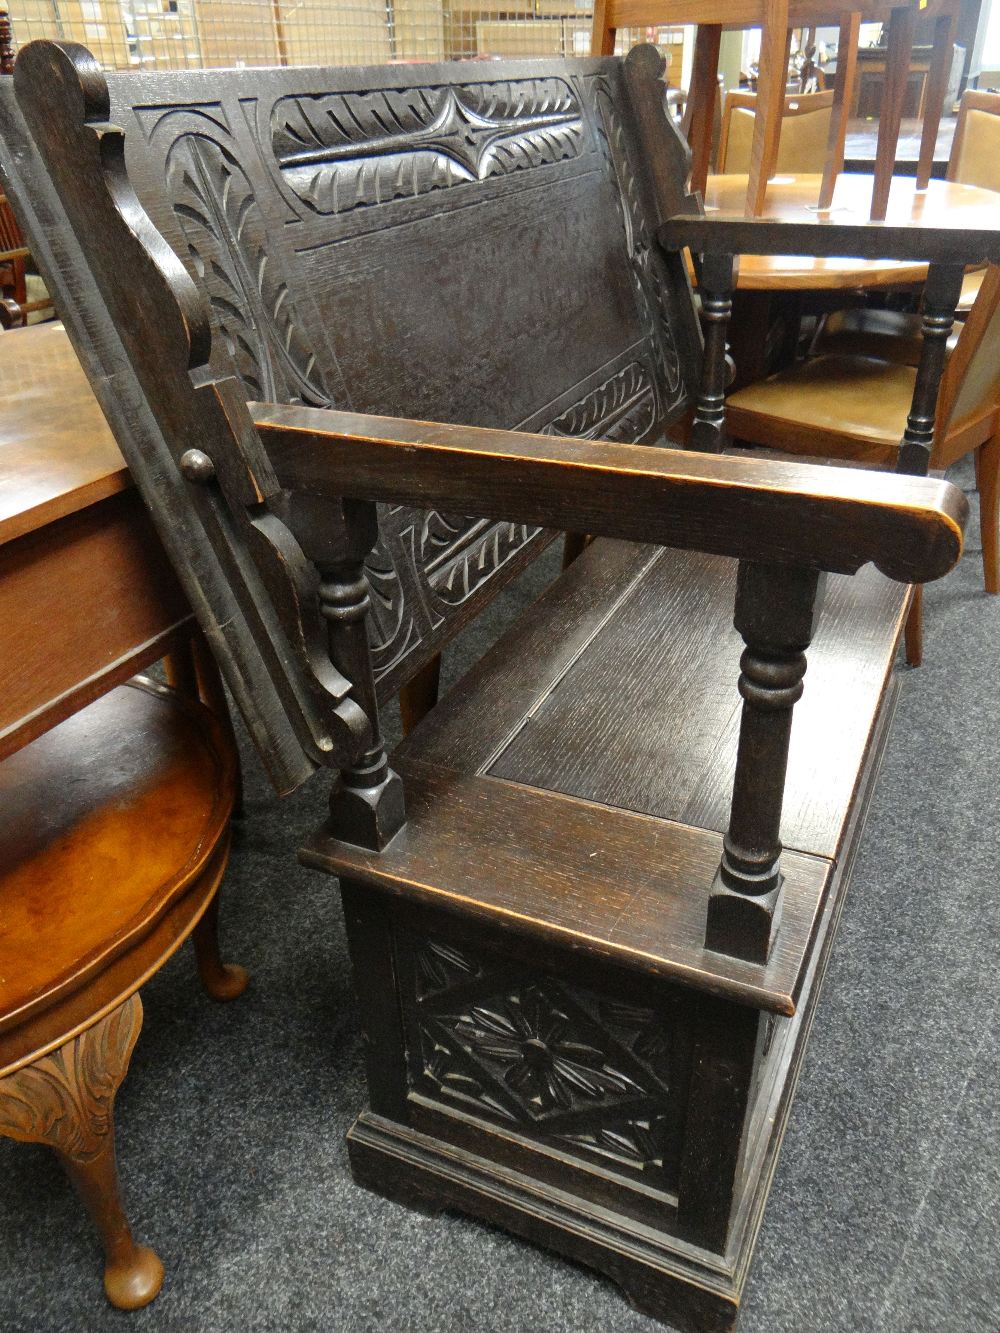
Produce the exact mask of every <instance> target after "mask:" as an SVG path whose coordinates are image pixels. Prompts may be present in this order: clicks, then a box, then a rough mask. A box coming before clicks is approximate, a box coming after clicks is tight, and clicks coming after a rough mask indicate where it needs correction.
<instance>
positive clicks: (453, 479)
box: [250, 403, 968, 583]
mask: <svg viewBox="0 0 1000 1333" xmlns="http://www.w3.org/2000/svg"><path fill="white" fill-rule="evenodd" d="M250 411H251V413H252V415H253V418H254V421H255V422H256V425H257V428H258V430H259V431H260V434H261V438H262V440H263V443H264V447H265V449H266V451H267V454H268V456H269V458H270V461H271V464H272V466H273V467H274V469H275V472H276V474H277V477H278V480H279V482H280V484H281V485H282V486H283V487H284V488H286V489H287V490H289V491H291V492H293V493H294V492H298V493H300V494H302V493H304V494H312V495H327V496H329V495H337V496H347V497H350V498H353V499H360V500H388V501H394V502H396V503H402V504H410V505H415V506H417V507H420V508H431V507H434V508H444V509H449V510H452V511H454V512H457V513H462V514H470V515H479V516H483V517H487V518H503V519H509V520H511V521H515V522H520V523H531V524H539V525H540V526H542V527H554V528H565V529H567V530H569V531H575V532H592V533H595V534H599V535H603V536H608V537H619V538H624V539H626V540H629V541H640V542H653V543H656V544H658V545H661V546H673V547H678V548H681V549H693V550H699V551H707V552H711V553H714V554H718V555H728V556H736V557H738V558H741V559H750V560H757V561H768V562H775V563H779V564H782V563H785V564H799V565H805V566H808V567H810V568H814V569H823V570H829V571H831V572H839V573H854V572H855V571H856V570H858V569H859V568H860V567H861V566H862V565H865V564H868V563H869V562H872V563H874V564H875V565H876V566H877V567H878V568H879V569H880V570H881V571H882V572H883V573H884V574H886V575H887V576H888V577H890V578H893V579H897V580H899V581H900V582H905V583H924V582H927V581H929V580H931V579H936V578H940V577H941V575H943V574H945V573H947V571H948V570H949V569H951V567H952V566H953V565H954V564H955V562H956V561H957V560H958V558H959V556H960V554H961V551H962V532H963V529H964V526H965V521H966V518H967V515H968V504H967V502H966V499H965V496H964V495H963V494H962V492H961V491H959V490H958V489H957V488H956V487H954V486H952V485H950V484H949V483H948V482H945V481H937V480H931V479H929V478H926V477H905V476H900V475H897V474H892V473H878V472H864V471H860V470H853V469H847V468H831V467H824V466H822V465H816V464H809V463H789V462H784V461H775V460H770V459H756V458H731V457H728V456H726V455H722V454H715V455H712V454H701V453H692V452H684V451H682V450H677V449H659V448H654V447H652V446H649V445H644V446H641V445H630V444H614V443H610V442H608V441H604V440H600V441H593V440H575V439H569V438H566V437H562V436H552V435H527V434H522V433H520V432H517V431H505V430H483V429H477V428H474V427H467V426H453V425H441V424H435V423H433V422H427V421H406V420H401V419H397V418H393V417H373V416H361V415H358V414H354V413H347V412H331V411H328V410H326V409H320V408H313V407H292V406H284V405H276V404H261V403H255V404H251V407H250Z"/></svg>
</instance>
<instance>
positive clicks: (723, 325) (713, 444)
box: [690, 255, 733, 454]
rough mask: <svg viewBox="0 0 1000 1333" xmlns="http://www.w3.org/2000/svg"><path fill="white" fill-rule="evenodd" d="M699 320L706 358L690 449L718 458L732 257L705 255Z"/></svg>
mask: <svg viewBox="0 0 1000 1333" xmlns="http://www.w3.org/2000/svg"><path fill="white" fill-rule="evenodd" d="M698 291H699V293H700V294H701V320H702V326H703V327H704V330H705V355H704V357H703V359H702V363H701V383H700V385H699V386H698V400H697V402H696V404H695V409H694V421H693V423H692V425H691V439H690V445H691V448H692V449H699V450H701V452H702V453H706V454H719V453H721V452H722V450H723V449H724V448H725V447H726V443H727V440H726V386H727V382H728V377H729V367H728V363H727V361H726V333H727V331H728V329H729V317H730V315H731V314H732V313H733V256H732V255H705V256H704V258H703V259H702V261H701V274H700V277H699V280H698Z"/></svg>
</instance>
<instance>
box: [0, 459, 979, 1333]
mask: <svg viewBox="0 0 1000 1333" xmlns="http://www.w3.org/2000/svg"><path fill="white" fill-rule="evenodd" d="M960 479H961V481H962V482H963V484H965V485H966V486H968V485H969V472H968V471H967V470H965V471H963V472H962V473H961V477H960ZM974 508H975V501H974ZM555 567H556V557H555V553H551V554H550V555H548V556H547V557H546V558H545V560H544V561H542V562H539V564H538V565H537V566H536V567H535V569H534V570H533V571H531V572H530V573H529V575H528V576H527V577H526V578H525V579H524V580H522V582H521V583H520V584H518V585H517V586H516V587H515V588H513V589H511V590H510V591H509V592H508V593H507V594H506V595H505V597H504V598H503V604H502V605H501V606H497V608H496V610H495V613H494V614H493V615H491V617H490V619H489V623H484V624H480V625H479V626H477V627H476V628H475V630H474V631H473V633H472V634H471V635H468V636H466V638H465V640H464V641H462V642H461V643H460V645H459V646H458V648H457V650H455V651H452V652H451V654H450V656H449V661H448V663H447V681H446V683H448V684H451V683H453V682H454V680H455V678H456V677H457V675H458V674H459V673H460V671H461V670H462V669H463V667H464V666H465V665H466V664H467V663H468V662H469V661H471V660H472V659H473V658H474V657H475V656H477V655H478V654H479V653H480V652H481V651H482V648H483V646H484V645H485V643H486V642H487V641H488V640H490V639H491V638H492V637H494V636H495V635H496V634H497V633H498V632H499V630H500V628H501V627H502V625H503V623H505V620H506V619H509V617H510V616H512V615H513V614H514V613H515V612H516V611H518V610H519V609H520V608H522V607H523V606H524V605H526V604H527V603H528V602H529V601H530V600H531V599H532V598H533V597H534V596H536V595H537V593H538V592H539V591H540V589H541V587H542V586H543V584H544V582H545V581H546V580H547V579H548V578H551V577H552V574H553V572H554V569H555ZM927 626H928V628H927V654H926V665H925V666H924V667H923V668H922V669H921V670H919V671H910V672H907V673H906V679H905V681H904V685H903V692H902V699H901V703H900V707H899V710H898V713H897V716H896V720H895V724H894V727H893V731H892V735H891V738H890V742H889V746H888V752H887V755H886V759H885V766H884V770H883V773H882V777H881V782H880V785H879V787H878V791H877V794H876V796H875V800H874V806H873V809H872V811H871V815H870V818H869V822H868V826H867V830H866V833H865V836H864V841H863V846H862V849H861V852H860V854H859V857H858V860H857V864H856V869H855V874H854V882H853V887H852V890H851V894H850V898H849V900H848V904H847V908H846V911H845V914H844V919H843V923H842V926H841V930H840V937H839V941H838V947H837V948H836V950H835V952H834V956H833V962H832V965H831V969H830V972H829V975H828V979H827V983H826V986H825V990H824V995H823V998H822V1001H821V1005H820V1009H819V1013H818V1015H817V1021H816V1024H815V1027H814V1030H813V1037H812V1041H811V1045H810V1048H809V1050H808V1053H807V1056H806V1060H805V1065H804V1070H803V1075H802V1080H801V1083H800V1086H799V1092H798V1096H797V1099H796V1103H795V1106H794V1109H793V1113H792V1117H791V1123H790V1126H789V1130H788V1134H787V1137H786V1140H785V1144H784V1149H783V1152H782V1156H781V1159H780V1163H779V1167H778V1172H777V1176H776V1179H775V1183H774V1189H773V1191H772V1195H771V1199H770V1203H769V1206H768V1210H767V1214H766V1220H765V1222H764V1227H763V1231H762V1234H761V1237H760V1242H759V1245H758V1249H757V1256H756V1260H755V1263H754V1266H753V1269H752V1273H751V1277H750V1281H749V1285H748V1290H747V1296H746V1303H745V1307H744V1313H743V1316H742V1320H741V1325H740V1327H741V1330H742V1333H804V1331H805V1333H810V1331H812V1330H816V1331H817V1333H818V1331H820V1330H822V1331H823V1333H827V1331H828V1330H829V1331H830V1333H833V1331H834V1330H837V1331H838V1333H840V1331H843V1333H860V1331H863V1333H867V1331H869V1330H870V1331H871V1333H876V1331H877V1333H903V1330H921V1331H922V1330H934V1331H935V1333H985V1331H986V1330H994V1329H996V1328H997V1327H998V1316H997V1309H998V1303H1000V1291H998V1285H1000V1277H998V1274H1000V1243H998V1225H997V1224H998V1217H997V1199H998V1175H1000V1162H998V1149H997V1141H998V1139H997V1118H998V1112H997V1104H998V1092H1000V1055H998V1049H997V1036H996V1027H995V1018H996V1013H997V998H998V989H1000V985H998V970H997V966H996V950H997V941H998V939H1000V929H998V925H1000V922H998V909H997V902H998V884H1000V839H998V836H997V816H998V813H1000V801H998V794H997V789H998V785H1000V670H998V661H1000V599H993V598H987V597H986V596H985V595H984V593H983V591H982V572H981V565H980V561H979V536H978V529H976V528H975V527H974V528H973V530H972V532H971V533H970V535H969V543H968V551H967V554H966V556H965V558H964V560H963V562H962V564H961V566H960V568H959V569H958V570H957V571H956V572H955V573H954V574H952V575H951V576H950V577H949V578H948V579H947V580H946V581H944V582H943V583H940V584H937V585H935V586H933V587H932V588H930V589H929V590H928V595H927ZM247 774H248V801H247V815H246V818H245V820H244V821H243V825H242V830H241V831H240V833H239V834H238V837H237V844H236V848H235V850H234V853H233V858H232V865H231V868H230V870H229V872H228V875H227V878H226V882H225V907H224V945H225V953H226V954H227V956H229V957H231V958H232V959H234V960H238V961H240V962H242V963H244V964H245V965H246V966H247V967H249V968H250V970H251V972H252V976H253V980H252V983H251V986H250V988H249V990H248V992H247V993H246V995H245V996H244V997H243V998H242V999H241V1000H239V1001H237V1002H236V1003H234V1004H232V1005H229V1006H220V1005H215V1004H213V1003H212V1002H211V1001H209V1000H207V999H206V998H205V997H204V996H203V994H202V993H201V991H200V990H199V988H198V985H197V983H196V979H195V975H194V968H193V964H192V960H191V957H190V953H189V951H188V950H187V949H185V950H183V951H182V952H181V953H180V954H179V955H177V956H176V957H175V958H174V960H172V962H171V963H170V964H169V965H168V966H167V967H166V968H164V969H163V971H162V972H161V973H160V974H159V975H158V976H156V977H155V978H154V979H153V980H152V981H151V982H150V983H149V984H148V985H147V986H146V987H145V989H144V991H143V999H144V1003H145V1010H146V1021H145V1027H144V1030H143V1034H142V1036H141V1038H140V1041H139V1045H138V1047H137V1049H136V1052H135V1056H134V1058H133V1062H132V1069H131V1072H130V1074H129V1076H128V1078H127V1079H126V1082H125V1084H124V1086H123V1088H122V1091H121V1094H120V1096H119V1100H118V1117H117V1118H118V1127H119V1128H118V1143H119V1156H120V1164H121V1172H122V1177H123V1180H124V1182H125V1188H126V1194H127V1202H128V1206H129V1209H130V1212H131V1215H132V1217H133V1219H134V1222H135V1228H136V1230H137V1232H138V1233H139V1234H140V1235H141V1236H142V1237H144V1238H146V1239H148V1240H149V1241H150V1242H151V1243H153V1244H154V1245H155V1246H156V1248H157V1250H158V1251H159V1253H160V1255H161V1256H162V1258H163V1260H164V1263H165V1264H166V1269H167V1278H166V1283H165V1285H164V1289H163V1291H162V1293H161V1295H160V1297H159V1299H158V1300H157V1301H156V1302H155V1303H154V1304H153V1305H152V1306H151V1307H149V1308H148V1309H147V1310H145V1311H142V1312H140V1313H139V1314H136V1315H131V1316H126V1315H122V1314H119V1313H117V1312H114V1311H112V1310H110V1309H109V1308H108V1307H106V1306H105V1305H104V1303H103V1297H102V1294H101V1290H100V1282H99V1273H100V1266H99V1255H98V1251H97V1247H96V1245H95V1242H94V1239H93V1237H92V1235H91V1233H90V1231H89V1229H88V1226H87V1223H86V1222H85V1220H84V1217H83V1215H82V1212H81V1210H80V1208H79V1207H78V1205H77V1203H76V1201H75V1199H74V1198H73V1196H72V1194H71V1192H70V1190H69V1188H68V1185H67V1183H66V1182H65V1180H64V1179H63V1177H62V1176H61V1174H60V1172H59V1170H58V1168H57V1167H56V1165H55V1164H54V1162H53V1160H52V1159H51V1158H50V1156H49V1155H48V1154H47V1153H46V1152H45V1151H44V1150H43V1149H40V1148H35V1147H28V1146H24V1145H21V1144H14V1143H12V1142H9V1141H7V1140H2V1141H0V1330H3V1331H4V1333H14V1331H15V1330H17V1331H20V1330H24V1331H25V1333H29V1331H30V1333H36V1331H40V1330H57V1329H67V1330H76V1329H83V1330H103V1329H115V1330H123V1329H126V1328H131V1329H134V1330H135V1333H153V1331H154V1330H174V1329H177V1330H181V1329H205V1330H213V1329H236V1328H239V1329H276V1330H277V1329H331V1330H343V1333H361V1331H362V1330H376V1329H388V1330H399V1331H400V1333H403V1331H404V1330H428V1331H430V1330H435V1331H436V1333H459V1331H460V1330H471V1329H476V1330H489V1331H493V1330H495V1331H496V1333H513V1331H514V1330H517V1331H518V1333H520V1331H521V1330H551V1331H552V1333H559V1331H562V1330H567V1331H568V1330H602V1333H603V1331H606V1333H626V1331H631V1330H635V1333H639V1330H649V1331H650V1333H652V1330H653V1329H655V1328H657V1327H659V1326H658V1325H656V1324H654V1323H653V1322H652V1321H651V1320H648V1319H646V1318H644V1317H643V1316H641V1315H639V1314H636V1313H635V1312H633V1311H632V1310H631V1309H630V1308H629V1307H628V1305H627V1304H626V1303H625V1301H624V1299H623V1298H622V1297H621V1295H620V1294H619V1293H618V1291H617V1290H616V1289H615V1288H614V1287H613V1286H611V1285H610V1284H609V1283H607V1282H605V1281H603V1280H602V1279H600V1278H598V1277H595V1276H594V1275H592V1274H591V1273H588V1272H586V1271H585V1270H583V1269H581V1268H577V1267H575V1266H573V1265H571V1264H568V1263H566V1262H564V1261H562V1260H560V1259H557V1258H555V1257H553V1256H550V1255H548V1254H546V1253H544V1252H543V1251H541V1250H538V1249H534V1248H532V1247H531V1246H530V1245H527V1244H524V1243H522V1242H520V1241H518V1240H516V1239H514V1238H512V1237H509V1236H507V1235H504V1234H502V1233H500V1232H499V1231H495V1230H492V1229H490V1228H488V1227H485V1226H482V1225H480V1224H478V1223H475V1222H471V1221H468V1220H465V1219H462V1218H459V1217H455V1216H450V1215H446V1216H444V1217H438V1218H425V1217H422V1216H418V1215H416V1214H414V1213H411V1212H408V1211H407V1210H406V1209H404V1208H402V1207H399V1206H397V1205H394V1204H391V1203H388V1202H385V1201H383V1200H382V1199H380V1198H377V1197H376V1196H374V1195H371V1194H368V1193H366V1192H365V1191H363V1190H361V1189H360V1188H358V1187H357V1186H356V1185H355V1184H354V1183H353V1181H352V1179H351V1176H350V1173H349V1171H348V1167H347V1158H346V1153H345V1149H344V1135H345V1132H346V1130H347V1128H348V1126H349V1124H350V1123H351V1120H352V1117H353V1116H354V1114H355V1113H356V1112H357V1110H358V1109H359V1108H360V1107H361V1106H362V1105H363V1104H364V1099H365V1093H364V1087H363V1079H362V1062H361V1049H360V1043H359V1038H358V1024H357V1013H356V1008H355V1003H354V1000H353V998H352V994H351V986H350V976H349V969H348V962H347V954H346V949H345V944H344V934H343V923H342V917H341V912H340V906H339V903H338V895H337V893H336V890H335V885H334V883H333V882H332V881H330V880H328V879H325V878H324V877H322V876H320V875H318V874H316V873H314V872H310V871H307V870H304V869H303V868H301V867H300V866H298V865H297V863H296V861H295V855H294V853H295V848H296V846H297V844H298V842H299V841H300V839H301V837H302V835H303V834H304V833H306V832H307V831H308V830H309V829H310V828H311V827H312V826H313V825H314V824H315V823H316V822H317V821H318V819H319V818H320V815H321V811H322V806H323V801H324V793H323V790H322V787H323V783H322V781H321V780H317V781H316V782H315V783H314V784H312V785H311V786H310V787H309V788H308V789H307V791H306V792H305V793H304V794H300V795H299V796H297V797H295V798H293V799H292V800H290V801H288V802H285V803H278V802H277V801H275V800H274V799H273V798H272V797H271V795H270V792H269V790H268V789H267V787H266V785H265V781H264V779H263V778H262V777H261V774H260V770H259V768H258V766H257V764H256V762H255V760H254V759H253V758H252V757H251V756H250V755H247Z"/></svg>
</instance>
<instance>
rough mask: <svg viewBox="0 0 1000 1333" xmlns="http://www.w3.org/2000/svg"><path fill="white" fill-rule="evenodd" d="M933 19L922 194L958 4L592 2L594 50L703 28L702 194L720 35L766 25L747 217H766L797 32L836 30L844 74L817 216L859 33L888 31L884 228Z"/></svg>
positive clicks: (694, 102)
mask: <svg viewBox="0 0 1000 1333" xmlns="http://www.w3.org/2000/svg"><path fill="white" fill-rule="evenodd" d="M918 13H919V14H920V15H921V17H923V18H931V17H933V18H934V19H935V26H934V40H933V49H932V55H931V67H930V71H929V73H928V78H927V90H926V93H925V96H924V123H923V129H922V133H921V139H920V157H919V161H918V164H917V185H918V187H919V188H921V189H924V188H926V185H927V182H928V181H929V180H930V174H931V169H932V167H933V163H934V148H935V145H936V143H937V134H938V127H939V126H940V123H941V114H942V110H943V106H944V98H945V93H946V91H947V84H948V73H949V69H950V61H951V54H952V45H953V40H954V32H955V23H956V20H957V16H958V4H957V0H908V3H905V4H896V5H894V4H892V3H891V0H889V2H887V3H882V4H872V3H871V0H869V3H868V4H867V5H862V6H860V7H859V8H858V9H851V8H849V7H848V6H847V5H846V4H838V3H837V2H836V0H834V3H830V0H760V4H759V6H749V7H748V6H747V5H745V4H740V3H736V0H716V3H715V4H714V6H713V5H712V4H708V5H707V7H706V4H705V0H595V3H594V21H593V28H592V36H591V50H592V51H593V52H595V53H596V52H601V53H603V54H607V55H610V54H611V53H612V52H613V51H614V49H615V36H616V33H617V31H618V29H619V28H634V27H644V26H647V25H653V24H661V25H663V24H668V23H669V24H678V23H693V24H697V25H698V34H697V38H696V44H695V57H694V69H693V72H692V76H691V87H690V89H689V96H688V115H687V120H686V130H687V133H688V135H689V139H690V142H691V151H692V162H691V188H692V190H698V191H701V192H702V193H704V190H705V182H706V180H707V177H708V168H709V160H710V159H709V151H710V143H709V140H708V133H707V130H706V125H709V124H711V120H712V109H713V106H714V99H715V97H716V79H717V75H718V65H719V39H720V37H721V34H722V30H723V28H747V27H755V26H757V25H758V24H759V25H760V26H761V56H760V75H759V81H758V92H759V95H760V102H759V104H758V117H759V119H758V121H757V122H756V124H755V129H754V139H753V146H752V150H751V155H750V171H749V178H748V181H747V216H748V217H759V216H760V215H761V214H762V212H763V209H764V198H765V194H766V190H767V182H768V180H769V179H770V177H771V176H773V175H774V171H775V162H776V160H777V153H778V145H779V143H780V140H781V117H782V106H783V94H784V90H785V71H786V70H787V67H788V49H789V41H790V38H791V28H792V27H815V26H817V25H829V24H836V25H839V28H840V35H839V40H838V47H837V52H838V56H837V73H836V76H835V80H834V88H833V97H834V102H833V112H832V116H831V124H830V136H829V139H828V141H827V145H826V152H825V154H824V169H823V182H822V186H821V188H820V194H819V199H818V207H819V208H821V209H826V208H829V207H830V205H831V203H832V202H833V191H834V186H835V185H836V181H837V176H838V175H839V174H840V172H841V170H842V169H843V165H844V142H845V139H846V135H847V122H848V118H849V116H850V107H851V100H852V95H853V89H854V85H855V80H856V76H857V51H858V31H859V27H860V24H861V22H862V20H865V21H878V20H881V21H883V22H887V23H888V38H887V41H888V54H887V66H886V91H885V97H884V100H883V106H882V112H881V115H880V117H879V132H878V145H877V148H876V155H875V173H874V182H873V188H872V208H871V217H872V220H873V221H882V220H884V218H885V216H886V209H887V207H888V203H889V190H890V187H891V184H892V174H893V171H894V169H895V164H896V147H897V144H898V141H899V130H900V125H901V122H902V115H903V101H904V98H905V95H906V80H907V75H908V72H909V64H910V54H911V51H912V49H913V30H914V23H915V20H916V16H917V14H918Z"/></svg>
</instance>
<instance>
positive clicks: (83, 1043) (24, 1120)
mask: <svg viewBox="0 0 1000 1333" xmlns="http://www.w3.org/2000/svg"><path fill="white" fill-rule="evenodd" d="M141 1027H142V1002H141V1001H140V999H139V996H138V995H137V994H136V995H130V996H129V998H128V999H127V1000H126V1001H125V1002H124V1004H121V1005H119V1006H118V1008H117V1009H113V1010H112V1011H111V1013H110V1014H105V1016H104V1017H103V1018H101V1019H98V1021H97V1022H96V1023H94V1024H93V1025H92V1026H91V1027H89V1028H87V1029H85V1031H83V1032H81V1033H80V1034H79V1035H78V1036H76V1037H73V1038H71V1039H70V1040H69V1041H67V1042H65V1043H64V1044H63V1045H62V1046H59V1047H57V1049H56V1050H54V1051H52V1052H50V1053H49V1054H48V1055H43V1056H41V1057H40V1058H39V1059H37V1060H35V1061H34V1062H33V1063H32V1064H30V1065H25V1066H24V1067H23V1068H22V1069H17V1070H15V1071H14V1073H12V1074H8V1075H7V1077H6V1078H3V1079H0V1134H5V1135H7V1136H8V1137H9V1138H12V1139H20V1140H21V1141H22V1142H24V1143H44V1144H47V1145H48V1147H50V1148H53V1149H54V1150H55V1153H56V1155H57V1157H58V1158H59V1160H60V1162H62V1164H63V1166H64V1167H65V1168H66V1171H67V1174H68V1175H69V1178H70V1180H72V1182H73V1184H74V1186H75V1187H76V1190H77V1192H78V1194H79V1195H80V1197H81V1199H82V1200H83V1202H84V1204H85V1205H86V1208H87V1211H88V1212H89V1213H90V1216H91V1218H92V1219H93V1222H94V1225H95V1227H96V1228H97V1230H98V1232H99V1234H100V1237H101V1240H102V1242H103V1244H104V1254H105V1268H104V1290H105V1291H106V1293H107V1296H108V1300H109V1301H110V1302H111V1304H112V1305H117V1306H118V1308H119V1309H120V1310H138V1309H139V1308H140V1306H143V1305H148V1304H149V1302H150V1301H151V1300H152V1299H153V1297H154V1296H155V1295H156V1294H157V1292H158V1291H159V1290H160V1287H161V1286H162V1284H163V1265H162V1264H161V1263H160V1260H159V1258H158V1257H157V1255H156V1254H155V1253H154V1252H153V1251H152V1250H151V1249H149V1248H148V1247H147V1246H145V1245H137V1244H136V1243H135V1240H134V1239H133V1237H132V1231H131V1228H130V1227H129V1224H128V1218H127V1217H126V1216H125V1211H124V1209H123V1208H122V1201H121V1194H120V1191H119V1187H118V1171H117V1167H116V1164H115V1131H114V1101H115V1093H116V1092H117V1091H118V1088H119V1086H120V1084H121V1081H122V1079H123V1078H124V1077H125V1073H126V1070H127V1069H128V1062H129V1057H130V1056H131V1054H132V1048H133V1047H134V1046H135V1043H136V1039H137V1038H138V1036H139V1029H140V1028H141Z"/></svg>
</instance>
